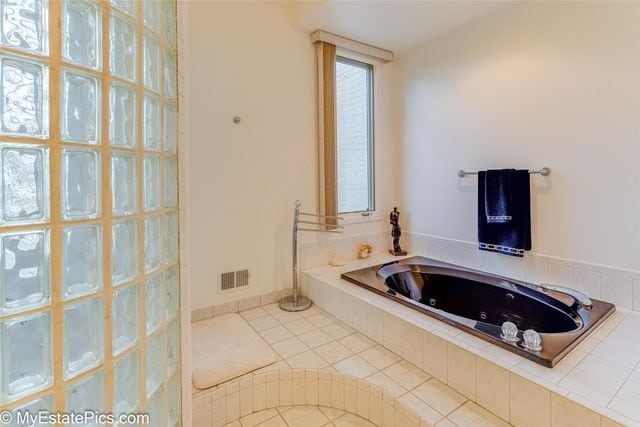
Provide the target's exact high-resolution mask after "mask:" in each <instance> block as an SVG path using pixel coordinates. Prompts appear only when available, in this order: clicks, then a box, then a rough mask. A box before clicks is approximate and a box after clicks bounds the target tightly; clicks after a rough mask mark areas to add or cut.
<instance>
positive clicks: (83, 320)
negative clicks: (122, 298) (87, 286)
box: [63, 297, 104, 380]
mask: <svg viewBox="0 0 640 427" xmlns="http://www.w3.org/2000/svg"><path fill="white" fill-rule="evenodd" d="M63 323H64V331H63V334H64V349H63V377H64V379H65V380H67V379H69V378H73V377H75V376H77V375H79V374H81V373H83V372H86V371H88V370H90V369H92V368H94V367H96V366H98V365H100V364H101V363H102V362H103V360H104V338H103V337H104V328H103V325H104V309H103V304H102V298H100V297H98V298H91V299H86V300H83V301H80V302H77V303H75V304H71V305H68V306H66V307H65V308H64V322H63Z"/></svg>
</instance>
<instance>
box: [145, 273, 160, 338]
mask: <svg viewBox="0 0 640 427" xmlns="http://www.w3.org/2000/svg"><path fill="white" fill-rule="evenodd" d="M162 278H163V274H162V273H159V274H156V275H155V276H151V277H149V278H147V282H146V285H147V286H146V291H147V295H146V300H147V301H146V303H147V304H146V307H147V308H146V315H147V335H149V334H150V333H152V332H153V331H155V330H156V328H157V327H158V326H160V324H162V320H163V319H164V304H163V299H164V289H163V287H162Z"/></svg>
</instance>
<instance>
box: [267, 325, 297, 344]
mask: <svg viewBox="0 0 640 427" xmlns="http://www.w3.org/2000/svg"><path fill="white" fill-rule="evenodd" d="M260 335H261V336H262V338H264V340H265V341H266V342H267V343H269V344H274V343H277V342H278V341H282V340H286V339H287V338H291V337H292V336H293V334H292V333H291V331H289V330H288V329H287V328H285V327H284V326H282V325H280V324H278V326H276V327H275V328H270V329H265V330H264V331H260Z"/></svg>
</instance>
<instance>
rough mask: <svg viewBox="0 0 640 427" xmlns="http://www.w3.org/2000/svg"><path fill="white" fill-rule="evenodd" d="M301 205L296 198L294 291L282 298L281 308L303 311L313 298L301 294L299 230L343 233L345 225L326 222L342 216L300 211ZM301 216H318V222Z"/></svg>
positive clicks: (293, 243) (294, 213)
mask: <svg viewBox="0 0 640 427" xmlns="http://www.w3.org/2000/svg"><path fill="white" fill-rule="evenodd" d="M300 206H302V202H301V201H300V200H296V202H295V209H294V211H293V231H292V233H291V239H292V242H291V247H292V250H293V254H292V255H293V256H292V263H291V267H292V270H293V292H292V293H291V295H289V296H286V297H283V298H282V299H281V300H280V308H281V309H282V310H285V311H302V310H306V309H307V308H309V307H311V299H309V297H306V296H304V295H300V292H299V289H298V231H314V232H318V233H338V234H342V229H343V228H344V227H343V226H341V225H338V224H327V223H326V220H327V219H334V220H344V218H342V217H340V216H331V215H321V214H318V213H306V212H300ZM300 216H309V217H315V218H318V222H316V221H305V220H301V219H300ZM322 219H324V222H320V221H321V220H322ZM298 224H305V225H315V226H318V228H303V227H299V226H298Z"/></svg>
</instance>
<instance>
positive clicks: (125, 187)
mask: <svg viewBox="0 0 640 427" xmlns="http://www.w3.org/2000/svg"><path fill="white" fill-rule="evenodd" d="M137 188H138V181H137V173H136V157H135V155H133V154H132V153H127V152H123V151H113V152H112V153H111V195H112V196H111V198H112V208H113V214H114V215H116V216H118V215H131V214H133V213H135V212H136V211H137V210H138V199H137V196H136V194H137V192H136V189H137Z"/></svg>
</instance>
